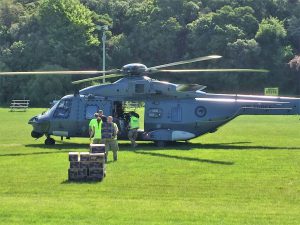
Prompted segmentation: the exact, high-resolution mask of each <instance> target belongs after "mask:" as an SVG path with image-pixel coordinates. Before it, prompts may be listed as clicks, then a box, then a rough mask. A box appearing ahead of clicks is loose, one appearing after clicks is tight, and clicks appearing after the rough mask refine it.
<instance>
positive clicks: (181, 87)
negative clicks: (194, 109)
mask: <svg viewBox="0 0 300 225" xmlns="http://www.w3.org/2000/svg"><path fill="white" fill-rule="evenodd" d="M205 88H206V86H204V85H201V84H178V85H177V87H176V91H181V92H184V91H202V90H203V89H205Z"/></svg>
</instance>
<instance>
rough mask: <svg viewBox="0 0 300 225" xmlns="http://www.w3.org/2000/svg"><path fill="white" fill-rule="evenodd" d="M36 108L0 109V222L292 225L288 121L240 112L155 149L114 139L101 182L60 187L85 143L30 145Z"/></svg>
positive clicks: (297, 171)
mask: <svg viewBox="0 0 300 225" xmlns="http://www.w3.org/2000/svg"><path fill="white" fill-rule="evenodd" d="M41 111H42V109H29V111H28V112H25V113H23V112H8V109H5V108H2V109H0V118H1V126H0V135H1V137H0V224H205V225H206V224H218V225H219V224H228V225H233V224H278V225H279V224H280V225H281V224H299V223H300V132H299V129H300V121H299V118H298V117H297V116H242V117H239V118H237V119H236V120H234V121H232V122H231V123H229V124H227V125H225V126H224V127H222V128H220V129H219V131H218V132H216V133H214V134H209V135H205V136H202V137H200V138H197V139H194V140H192V141H191V142H190V143H189V144H186V143H179V144H176V145H172V146H168V147H166V148H162V149H159V148H157V147H155V146H154V145H152V144H151V143H140V145H139V147H138V148H137V149H136V150H132V149H131V148H130V146H129V142H126V141H125V142H121V143H120V149H121V151H120V152H119V161H118V162H116V163H113V162H109V164H108V166H107V177H106V178H105V179H104V181H103V182H101V183H69V182H67V169H68V166H69V164H68V152H69V151H87V150H88V139H82V138H75V139H71V140H67V141H63V142H59V143H58V144H57V145H55V146H52V147H46V146H44V144H43V141H44V138H41V139H39V140H34V139H32V138H31V137H30V132H31V127H30V125H28V124H27V121H28V119H29V118H30V117H31V116H33V115H35V114H38V113H39V112H41ZM56 140H58V141H59V138H57V139H56ZM109 157H110V159H111V157H112V155H111V154H110V156H109Z"/></svg>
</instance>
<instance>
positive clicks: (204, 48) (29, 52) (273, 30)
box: [0, 0, 300, 105]
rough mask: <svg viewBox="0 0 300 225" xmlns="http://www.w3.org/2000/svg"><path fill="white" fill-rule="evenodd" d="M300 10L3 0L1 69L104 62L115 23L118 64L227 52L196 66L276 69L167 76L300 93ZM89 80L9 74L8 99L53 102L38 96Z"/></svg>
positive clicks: (215, 0)
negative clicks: (104, 41)
mask: <svg viewBox="0 0 300 225" xmlns="http://www.w3.org/2000/svg"><path fill="white" fill-rule="evenodd" d="M299 15H300V3H299V1H298V0H255V1H252V0H201V1H200V0H141V1H135V0H126V1H125V0H109V1H108V0H39V1H37V0H0V71H30V70H42V69H45V68H61V69H67V70H80V69H85V70H86V69H96V68H99V67H100V66H101V64H100V62H101V57H102V52H101V47H100V46H101V42H102V40H101V35H102V31H98V30H97V29H96V25H109V27H110V31H107V37H108V39H107V67H108V68H119V67H120V66H122V65H124V64H126V63H130V62H142V63H144V64H146V65H148V66H154V65H159V64H164V63H168V62H172V61H178V60H181V59H187V58H191V57H198V56H204V55H208V54H220V55H222V56H224V58H222V59H221V60H218V61H210V62H202V63H196V64H193V65H189V66H190V67H194V68H195V67H198V68H199V67H202V68H266V69H269V70H270V71H271V72H270V73H269V74H268V75H261V74H240V75H232V74H225V75H223V76H221V75H212V74H204V75H202V76H201V75H196V74H193V75H192V74H190V75H189V76H182V75H180V74H179V75H172V77H170V76H167V75H163V76H162V77H163V78H165V79H168V80H169V81H172V82H175V83H176V82H178V83H180V82H185V83H186V82H193V83H201V84H204V85H207V86H208V87H209V88H208V91H220V92H231V93H232V92H243V93H250V92H251V93H262V92H263V88H264V87H266V86H276V87H280V92H281V93H282V94H298V95H299V94H300V90H299V86H300V81H299V80H300V78H299V72H298V71H297V68H299V65H300V63H299V61H298V60H296V59H297V55H298V54H299V51H300V42H299V39H300V25H299V24H300V21H299ZM293 58H294V60H293V61H292V62H293V63H291V64H290V65H291V67H290V66H289V65H288V63H289V62H290V61H291V60H292V59H293ZM159 76H160V77H161V75H159ZM79 78H80V77H78V76H77V77H76V76H73V77H69V78H60V77H52V78H51V81H50V80H49V79H48V78H44V79H37V78H35V77H33V76H32V77H22V78H21V77H4V78H0V79H1V80H0V89H1V92H0V104H7V103H8V102H9V101H10V100H11V99H12V98H23V97H26V98H29V99H31V100H32V102H31V103H32V104H34V105H46V104H48V101H49V98H45V99H38V98H37V97H36V95H38V96H39V98H42V96H49V95H51V97H52V96H54V95H55V96H57V97H61V96H62V95H65V94H67V93H70V92H73V89H74V87H72V86H71V85H70V84H69V82H67V81H68V80H74V79H79ZM45 83H47V85H46V86H47V88H40V89H39V90H37V91H36V92H33V91H32V90H33V89H34V88H33V86H34V85H36V86H43V85H45ZM57 83H62V84H61V85H60V87H59V88H57ZM54 93H55V94H54Z"/></svg>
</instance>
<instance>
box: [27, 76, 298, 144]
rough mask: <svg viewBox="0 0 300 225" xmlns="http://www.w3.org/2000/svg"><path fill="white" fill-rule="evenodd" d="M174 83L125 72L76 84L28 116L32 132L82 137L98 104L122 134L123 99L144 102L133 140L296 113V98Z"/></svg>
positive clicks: (185, 135)
mask: <svg viewBox="0 0 300 225" xmlns="http://www.w3.org/2000/svg"><path fill="white" fill-rule="evenodd" d="M177 86H178V85H176V84H173V83H168V82H161V81H157V80H153V79H150V78H148V77H130V78H123V79H120V80H118V81H117V82H115V83H113V84H107V85H97V86H92V87H88V88H85V89H82V90H81V91H80V92H79V94H77V95H68V96H65V97H63V98H62V99H61V100H60V101H59V102H57V103H56V104H55V105H54V106H53V107H52V108H51V109H49V110H48V111H47V112H45V113H43V114H41V115H38V116H35V117H33V118H32V119H30V121H29V123H30V124H31V125H32V126H33V131H32V136H33V137H34V138H39V137H41V136H43V135H46V136H47V137H49V136H50V135H54V136H61V137H88V136H89V134H88V130H89V127H88V124H89V121H90V120H91V119H92V118H93V115H94V113H95V112H97V110H99V109H102V110H103V111H104V114H105V115H107V116H108V115H112V116H113V117H114V120H115V122H116V123H117V124H118V126H119V130H120V134H119V138H120V139H127V125H128V114H127V112H126V111H124V104H125V102H127V101H137V102H143V103H144V130H140V131H139V136H138V140H149V141H180V140H189V139H192V138H195V137H198V136H200V135H203V134H206V133H210V132H215V131H216V130H217V129H218V128H219V127H220V126H222V125H224V124H226V123H227V122H229V121H231V120H232V119H234V118H235V117H237V116H239V115H245V114H250V115H290V114H299V109H300V105H299V104H300V99H298V98H286V97H268V96H250V95H225V94H210V93H205V92H203V91H185V92H180V91H178V90H177Z"/></svg>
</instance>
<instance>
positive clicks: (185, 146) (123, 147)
mask: <svg viewBox="0 0 300 225" xmlns="http://www.w3.org/2000/svg"><path fill="white" fill-rule="evenodd" d="M59 143H60V144H57V145H44V144H27V145H25V147H28V148H42V149H53V150H65V151H67V150H79V149H86V150H88V149H89V144H86V143H84V144H83V143H70V142H59ZM251 143H252V142H229V143H204V144H203V143H192V142H174V143H170V144H168V145H167V146H165V147H157V146H155V145H154V144H153V143H147V142H142V143H139V144H138V146H137V147H136V148H132V147H131V145H130V143H119V148H120V151H138V150H144V151H145V150H146V151H164V150H176V151H186V150H300V147H285V146H264V145H250V144H251Z"/></svg>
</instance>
